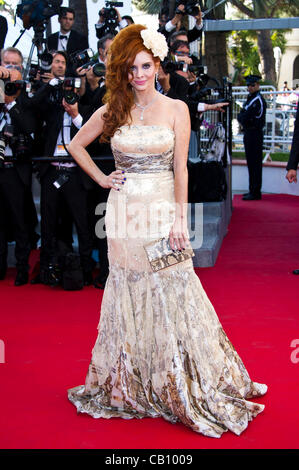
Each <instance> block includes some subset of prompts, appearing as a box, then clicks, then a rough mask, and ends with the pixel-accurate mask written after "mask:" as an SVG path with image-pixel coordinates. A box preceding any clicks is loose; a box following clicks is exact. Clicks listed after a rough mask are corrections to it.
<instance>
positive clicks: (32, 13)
mask: <svg viewBox="0 0 299 470" xmlns="http://www.w3.org/2000/svg"><path fill="white" fill-rule="evenodd" d="M61 4H62V0H20V2H19V4H18V6H17V9H16V16H18V18H21V20H22V21H23V26H24V28H25V29H29V28H31V26H33V27H35V26H38V25H39V24H41V23H44V22H45V21H47V20H48V19H49V18H51V16H54V15H58V14H59V8H60V5H61Z"/></svg>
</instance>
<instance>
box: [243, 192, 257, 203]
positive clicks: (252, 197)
mask: <svg viewBox="0 0 299 470" xmlns="http://www.w3.org/2000/svg"><path fill="white" fill-rule="evenodd" d="M242 199H243V201H259V200H260V199H262V196H261V194H259V195H254V194H251V193H249V194H245V196H243V197H242Z"/></svg>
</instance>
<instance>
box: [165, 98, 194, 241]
mask: <svg viewBox="0 0 299 470" xmlns="http://www.w3.org/2000/svg"><path fill="white" fill-rule="evenodd" d="M175 106H176V111H175V122H174V132H175V147H174V194H175V202H176V208H175V221H174V224H173V226H172V229H171V231H170V234H169V242H170V247H171V248H172V249H173V250H175V249H178V250H183V249H184V248H186V246H187V245H188V244H189V237H188V228H187V225H188V224H187V212H188V169H187V160H188V150H189V140H190V132H191V124H190V114H189V110H188V107H187V105H186V104H185V103H184V102H183V101H180V100H175Z"/></svg>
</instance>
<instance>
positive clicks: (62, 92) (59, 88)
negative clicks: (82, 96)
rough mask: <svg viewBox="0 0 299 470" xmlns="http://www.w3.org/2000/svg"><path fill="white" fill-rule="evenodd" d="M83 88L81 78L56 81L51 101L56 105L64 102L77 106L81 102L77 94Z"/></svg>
mask: <svg viewBox="0 0 299 470" xmlns="http://www.w3.org/2000/svg"><path fill="white" fill-rule="evenodd" d="M80 87H81V78H78V77H69V78H65V79H64V80H61V79H59V78H57V79H56V84H55V85H53V86H52V89H51V100H52V102H54V103H56V104H62V100H63V99H65V101H66V102H67V103H68V104H75V103H77V102H78V101H79V95H78V93H76V92H75V90H76V89H79V88H80Z"/></svg>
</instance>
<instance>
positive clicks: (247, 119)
mask: <svg viewBox="0 0 299 470" xmlns="http://www.w3.org/2000/svg"><path fill="white" fill-rule="evenodd" d="M245 80H246V84H247V87H248V91H249V94H248V97H247V100H246V103H245V104H244V107H243V109H242V110H241V112H240V113H239V115H238V121H239V123H240V124H241V125H242V128H243V132H244V148H245V156H246V160H247V166H248V173H249V192H248V193H246V194H244V195H243V200H244V201H253V200H259V199H261V198H262V195H261V188H262V169H263V128H264V126H265V118H266V108H267V104H266V102H265V100H264V98H263V97H262V95H261V93H260V91H259V90H260V85H259V81H260V80H261V77H260V76H258V75H247V76H246V77H245Z"/></svg>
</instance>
